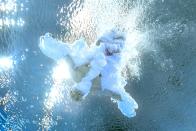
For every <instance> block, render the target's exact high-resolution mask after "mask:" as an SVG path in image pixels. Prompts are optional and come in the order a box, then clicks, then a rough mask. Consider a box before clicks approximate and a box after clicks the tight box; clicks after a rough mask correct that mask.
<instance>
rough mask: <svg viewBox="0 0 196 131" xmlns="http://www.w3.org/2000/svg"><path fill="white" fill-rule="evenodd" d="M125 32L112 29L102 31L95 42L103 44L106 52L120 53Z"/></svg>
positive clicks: (123, 43)
mask: <svg viewBox="0 0 196 131" xmlns="http://www.w3.org/2000/svg"><path fill="white" fill-rule="evenodd" d="M125 40H126V38H125V33H124V32H122V31H120V30H118V29H112V30H110V31H108V32H106V33H104V34H103V35H102V36H101V37H100V38H99V39H98V41H97V44H98V45H99V44H103V45H104V47H105V50H106V54H110V55H112V54H114V53H120V52H121V50H122V49H123V48H124V45H125Z"/></svg>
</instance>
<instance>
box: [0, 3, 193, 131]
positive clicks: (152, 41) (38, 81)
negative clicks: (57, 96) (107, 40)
mask: <svg viewBox="0 0 196 131" xmlns="http://www.w3.org/2000/svg"><path fill="white" fill-rule="evenodd" d="M10 1H12V3H14V0H10ZM6 2H7V0H0V58H1V57H11V58H12V60H13V68H11V69H9V70H8V71H1V70H0V100H1V102H0V103H1V105H0V130H2V131H4V130H5V131H7V130H8V129H12V130H13V131H18V130H24V131H35V130H42V129H43V128H45V130H47V129H48V130H57V131H61V130H65V131H72V130H73V131H75V130H77V131H83V130H84V131H88V130H90V131H91V130H106V131H110V130H125V131H126V130H129V131H176V130H178V131H194V130H195V129H196V125H195V124H194V122H195V121H196V115H195V110H196V102H195V101H196V97H195V96H196V82H195V79H196V70H195V67H196V37H195V34H196V14H195V12H196V1H195V0H186V1H182V0H162V1H161V0H154V1H153V0H152V2H148V1H145V0H132V1H131V0H130V1H129V2H128V3H129V4H130V9H131V8H134V7H135V6H136V5H137V6H138V4H134V2H138V3H139V5H140V4H144V5H145V7H146V9H145V11H144V13H143V14H142V15H143V16H142V18H140V19H139V21H137V22H138V25H137V30H139V31H140V32H143V35H145V37H144V38H145V39H144V38H143V39H142V42H141V43H142V44H141V45H142V47H141V48H140V50H139V52H140V62H141V64H140V77H139V78H132V77H130V79H129V82H128V86H127V87H126V90H127V92H129V93H130V94H131V95H132V96H133V98H134V99H135V100H136V101H137V103H138V105H139V109H138V110H137V115H136V117H134V118H131V119H129V118H126V117H125V116H123V115H122V114H121V113H120V111H119V110H118V109H117V107H116V105H115V104H113V103H111V102H110V99H109V96H99V95H90V96H89V97H88V98H87V99H86V100H85V101H83V102H81V103H80V104H79V105H78V104H77V105H76V106H77V107H75V106H73V107H72V108H73V109H72V111H65V106H62V105H61V104H57V105H56V106H55V107H54V109H53V110H52V112H50V113H48V112H47V111H46V109H45V106H44V100H45V99H46V93H47V92H49V91H50V89H51V83H52V82H51V81H52V80H51V70H52V68H53V67H54V66H55V62H54V61H52V60H51V59H49V58H47V57H46V56H44V55H43V54H42V53H41V51H40V50H39V48H38V42H39V37H40V36H41V35H43V34H45V33H46V32H51V33H52V34H53V35H54V37H59V36H63V35H64V34H65V32H66V31H67V30H68V29H69V28H65V27H62V26H61V25H60V24H59V21H60V20H59V18H61V17H62V18H63V19H66V18H69V17H66V16H65V14H66V13H64V14H63V13H62V14H61V13H59V10H60V8H61V7H63V6H65V7H67V6H68V5H69V4H70V3H71V2H72V1H71V0H69V1H68V0H16V2H15V4H16V8H17V11H16V12H15V13H12V12H14V11H13V10H11V11H8V12H7V13H6V12H5V11H4V10H3V9H2V8H1V4H2V3H6ZM80 2H81V1H80ZM57 14H59V15H60V16H57ZM61 15H62V16H61ZM63 16H64V17H63ZM6 18H7V19H13V20H15V21H18V20H20V19H21V21H22V22H21V21H20V23H19V24H13V25H12V24H6V23H4V24H2V25H1V19H2V20H4V21H5V20H6ZM131 19H132V18H131V17H130V20H131ZM8 23H9V22H8ZM89 37H90V36H89ZM152 47H153V48H152ZM0 69H1V68H0ZM5 99H6V100H5ZM2 100H4V102H2ZM47 113H48V114H49V115H51V116H50V117H49V118H50V119H51V122H50V123H49V125H48V126H46V125H44V124H43V118H44V116H46V115H47Z"/></svg>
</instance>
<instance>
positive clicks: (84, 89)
mask: <svg viewBox="0 0 196 131" xmlns="http://www.w3.org/2000/svg"><path fill="white" fill-rule="evenodd" d="M105 64H106V61H105V56H104V54H102V53H98V54H97V55H96V56H95V57H94V59H93V60H92V61H91V63H90V70H89V72H88V73H87V74H86V76H85V77H84V78H83V79H82V80H81V82H79V83H78V84H77V86H76V87H75V91H76V92H78V93H77V94H79V95H82V96H83V98H85V96H87V95H88V93H89V92H90V89H91V85H92V80H93V79H94V78H96V77H97V76H98V75H99V74H100V72H101V70H102V68H103V66H105ZM76 97H77V96H76ZM77 98H78V97H77Z"/></svg>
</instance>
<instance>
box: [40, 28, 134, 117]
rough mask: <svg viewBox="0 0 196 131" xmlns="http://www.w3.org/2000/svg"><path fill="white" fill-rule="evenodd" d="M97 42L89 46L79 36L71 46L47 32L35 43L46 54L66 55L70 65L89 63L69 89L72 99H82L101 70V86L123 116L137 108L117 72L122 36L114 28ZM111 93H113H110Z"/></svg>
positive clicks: (123, 80) (76, 66)
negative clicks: (80, 76)
mask: <svg viewBox="0 0 196 131" xmlns="http://www.w3.org/2000/svg"><path fill="white" fill-rule="evenodd" d="M96 44H97V46H95V47H92V48H89V47H88V46H87V44H86V43H85V41H84V40H83V39H80V40H77V41H76V42H75V43H74V44H73V46H70V45H69V44H66V43H63V42H59V41H57V40H55V39H53V38H52V37H51V36H50V35H49V34H46V35H45V36H42V37H40V44H39V47H40V49H41V51H42V52H43V53H44V54H45V55H46V56H48V57H50V58H52V59H54V60H58V59H62V58H65V57H67V56H69V57H70V59H71V60H72V61H73V65H74V68H78V67H80V66H82V65H86V64H87V65H89V67H90V69H89V71H88V72H87V74H86V75H85V76H84V77H83V78H82V80H81V81H80V82H79V83H78V84H77V86H76V87H75V88H74V89H73V90H72V91H71V96H72V98H74V99H75V100H82V99H83V98H85V97H86V96H87V95H88V93H89V92H90V89H91V86H92V81H93V79H95V78H96V77H98V76H99V75H100V74H101V87H102V90H103V91H105V92H111V94H112V99H113V100H115V102H116V103H117V105H118V108H119V109H120V111H121V112H122V113H123V114H124V115H125V116H127V117H133V116H135V115H136V112H135V110H136V109H137V108H138V105H137V103H136V102H135V100H134V99H133V98H132V97H131V96H130V95H129V94H128V93H127V92H126V91H125V89H124V87H125V86H126V80H125V79H124V77H122V76H121V70H120V69H119V67H120V66H121V59H122V58H121V57H122V55H121V52H122V51H123V48H124V44H125V36H124V34H122V33H119V32H118V31H115V30H112V31H110V32H106V33H105V34H103V35H102V37H100V38H99V39H98V40H97V43H96ZM114 94H115V95H114Z"/></svg>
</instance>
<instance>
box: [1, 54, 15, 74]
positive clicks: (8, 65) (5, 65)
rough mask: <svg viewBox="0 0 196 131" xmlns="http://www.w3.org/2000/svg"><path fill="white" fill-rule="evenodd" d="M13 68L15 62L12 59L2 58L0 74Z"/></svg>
mask: <svg viewBox="0 0 196 131" xmlns="http://www.w3.org/2000/svg"><path fill="white" fill-rule="evenodd" d="M12 68H13V60H12V58H11V57H2V58H0V72H1V71H7V70H9V69H12Z"/></svg>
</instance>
